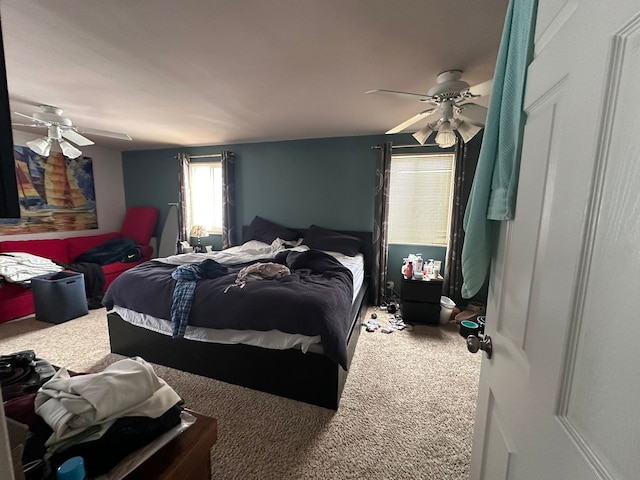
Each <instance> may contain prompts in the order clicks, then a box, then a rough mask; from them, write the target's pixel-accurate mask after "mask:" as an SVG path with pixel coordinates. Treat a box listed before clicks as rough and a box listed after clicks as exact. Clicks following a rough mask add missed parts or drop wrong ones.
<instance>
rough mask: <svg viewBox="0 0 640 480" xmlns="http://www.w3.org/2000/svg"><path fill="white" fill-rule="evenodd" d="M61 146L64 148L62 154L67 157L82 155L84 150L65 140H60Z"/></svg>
mask: <svg viewBox="0 0 640 480" xmlns="http://www.w3.org/2000/svg"><path fill="white" fill-rule="evenodd" d="M60 148H61V149H62V154H63V155H64V156H65V157H69V158H78V157H79V156H80V155H82V152H81V151H80V150H78V149H77V148H76V147H74V146H73V145H71V144H70V143H69V142H67V141H65V140H63V141H62V142H60Z"/></svg>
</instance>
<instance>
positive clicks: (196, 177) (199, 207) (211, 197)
mask: <svg viewBox="0 0 640 480" xmlns="http://www.w3.org/2000/svg"><path fill="white" fill-rule="evenodd" d="M189 168H190V172H189V175H190V180H191V185H190V186H191V222H192V224H193V225H202V226H203V227H204V228H205V229H206V230H207V231H208V232H209V233H221V232H222V165H221V163H220V162H210V163H209V162H207V163H192V164H191V165H190V166H189Z"/></svg>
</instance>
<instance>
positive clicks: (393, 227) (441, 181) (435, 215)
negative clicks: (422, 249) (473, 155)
mask: <svg viewBox="0 0 640 480" xmlns="http://www.w3.org/2000/svg"><path fill="white" fill-rule="evenodd" d="M454 165H455V155H454V154H453V153H443V154H430V153H429V154H417V155H393V156H392V157H391V181H390V185H389V225H388V227H389V240H388V241H389V243H403V244H408V245H444V246H446V245H447V241H448V238H449V223H450V218H451V206H452V203H453V178H454V175H453V168H454Z"/></svg>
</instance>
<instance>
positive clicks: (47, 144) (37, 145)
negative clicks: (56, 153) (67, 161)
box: [27, 137, 51, 157]
mask: <svg viewBox="0 0 640 480" xmlns="http://www.w3.org/2000/svg"><path fill="white" fill-rule="evenodd" d="M27 147H29V148H30V149H31V150H33V151H34V152H36V153H37V154H38V155H43V156H45V157H46V156H47V155H49V151H50V150H51V139H50V138H44V137H42V138H36V139H35V140H29V141H28V142H27Z"/></svg>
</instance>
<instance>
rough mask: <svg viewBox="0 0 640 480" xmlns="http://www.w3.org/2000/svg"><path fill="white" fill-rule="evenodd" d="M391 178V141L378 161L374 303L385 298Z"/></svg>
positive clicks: (374, 228) (374, 239) (373, 276)
mask: <svg viewBox="0 0 640 480" xmlns="http://www.w3.org/2000/svg"><path fill="white" fill-rule="evenodd" d="M390 178H391V143H390V142H387V143H384V144H382V145H380V146H379V148H378V159H377V162H376V192H375V211H374V219H373V271H372V272H371V283H372V285H371V291H372V292H373V301H374V302H375V303H374V305H380V304H382V302H383V301H384V300H385V296H386V294H385V291H386V285H387V252H388V249H389V245H388V243H387V240H388V229H387V220H388V217H389V181H390Z"/></svg>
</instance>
